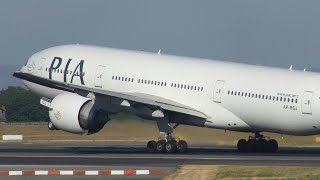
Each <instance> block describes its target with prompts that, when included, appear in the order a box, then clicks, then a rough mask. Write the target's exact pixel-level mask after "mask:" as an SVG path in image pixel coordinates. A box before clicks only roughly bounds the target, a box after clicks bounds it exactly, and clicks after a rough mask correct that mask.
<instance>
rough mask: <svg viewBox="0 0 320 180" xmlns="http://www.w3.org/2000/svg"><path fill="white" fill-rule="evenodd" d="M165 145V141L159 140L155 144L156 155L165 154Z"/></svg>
mask: <svg viewBox="0 0 320 180" xmlns="http://www.w3.org/2000/svg"><path fill="white" fill-rule="evenodd" d="M165 144H166V141H165V140H159V141H158V142H157V144H156V152H158V153H164V152H166V148H165Z"/></svg>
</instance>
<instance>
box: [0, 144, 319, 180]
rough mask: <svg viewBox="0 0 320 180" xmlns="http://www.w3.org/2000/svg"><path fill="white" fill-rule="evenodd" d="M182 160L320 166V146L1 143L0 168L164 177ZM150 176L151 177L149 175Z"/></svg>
mask: <svg viewBox="0 0 320 180" xmlns="http://www.w3.org/2000/svg"><path fill="white" fill-rule="evenodd" d="M183 164H213V165H262V166H320V148H280V150H279V152H278V153H273V154H268V153H259V154H249V153H238V152H237V151H236V149H235V147H215V146H209V145H190V148H189V151H188V152H187V153H186V154H152V153H147V152H146V150H145V146H144V145H143V144H139V143H130V144H126V143H118V144H117V143H85V144H83V143H77V144H7V143H5V144H1V145H0V170H4V169H6V170H16V169H19V168H20V169H21V168H23V170H28V169H30V168H35V167H41V168H46V169H48V168H49V169H50V168H52V167H54V168H60V169H61V168H62V169H63V168H64V169H68V168H70V167H73V168H76V169H83V168H84V167H85V168H87V169H88V168H89V169H101V168H109V169H115V168H118V169H133V168H135V169H146V168H147V169H159V170H161V171H162V173H161V175H158V176H153V178H162V177H163V176H165V175H167V174H169V173H170V172H171V171H172V170H174V169H175V168H176V167H177V166H179V165H183ZM148 178H151V177H148Z"/></svg>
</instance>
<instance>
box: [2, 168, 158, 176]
mask: <svg viewBox="0 0 320 180" xmlns="http://www.w3.org/2000/svg"><path fill="white" fill-rule="evenodd" d="M160 174H161V170H155V169H151V170H139V169H125V170H27V171H26V170H21V171H17V170H15V171H0V176H74V175H76V176H112V175H118V176H121V175H123V176H130V175H160Z"/></svg>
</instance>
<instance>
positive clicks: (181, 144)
mask: <svg viewBox="0 0 320 180" xmlns="http://www.w3.org/2000/svg"><path fill="white" fill-rule="evenodd" d="M177 149H178V151H179V153H185V152H187V150H188V144H187V142H186V141H184V140H180V141H179V142H178V145H177Z"/></svg>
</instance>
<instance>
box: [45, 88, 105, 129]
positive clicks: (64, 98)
mask: <svg viewBox="0 0 320 180" xmlns="http://www.w3.org/2000/svg"><path fill="white" fill-rule="evenodd" d="M49 117H50V119H51V122H52V123H53V124H54V126H55V127H56V128H57V129H59V130H63V131H66V132H70V133H75V134H93V133H96V132H98V131H100V130H101V129H102V128H103V126H104V125H105V124H106V123H107V122H108V121H109V120H110V118H109V116H108V114H107V113H106V112H105V111H104V110H102V109H99V108H98V107H96V106H95V105H94V102H93V101H92V100H91V99H89V98H86V97H82V96H80V95H78V94H74V93H63V94H60V95H58V96H56V97H55V98H54V99H53V100H52V102H51V106H50V110H49Z"/></svg>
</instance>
